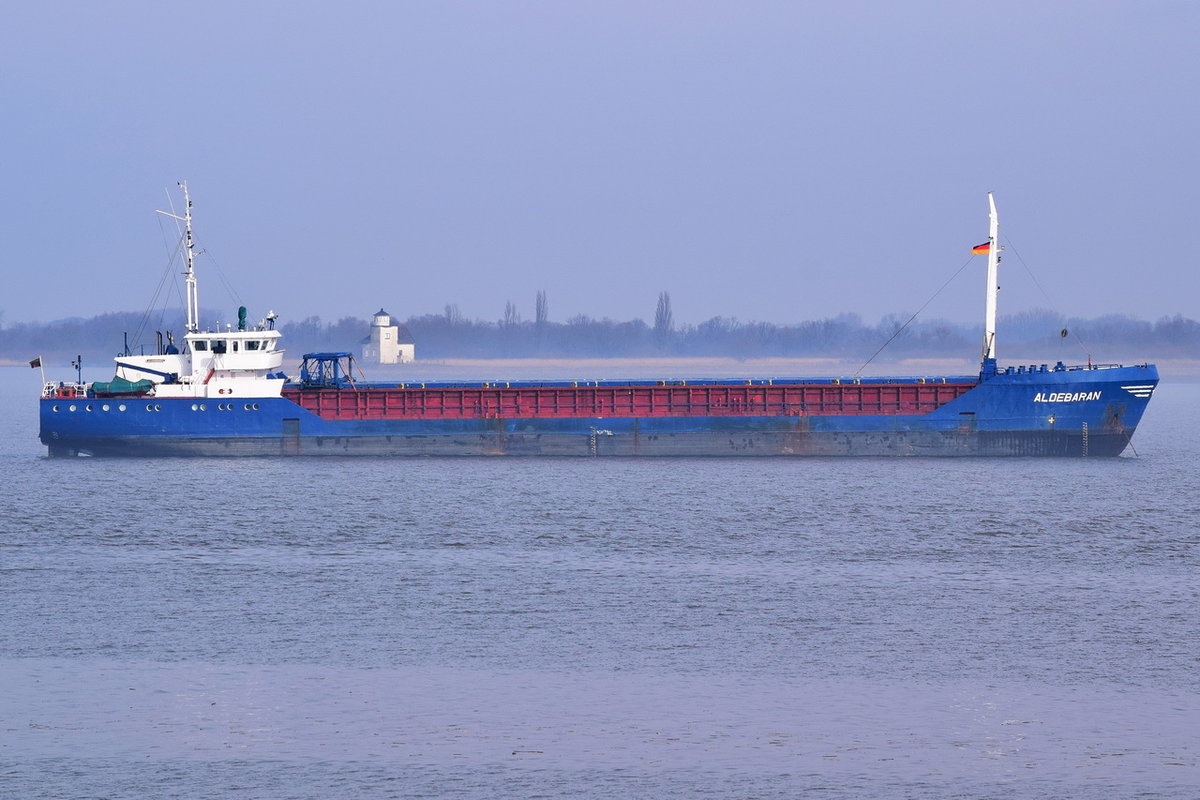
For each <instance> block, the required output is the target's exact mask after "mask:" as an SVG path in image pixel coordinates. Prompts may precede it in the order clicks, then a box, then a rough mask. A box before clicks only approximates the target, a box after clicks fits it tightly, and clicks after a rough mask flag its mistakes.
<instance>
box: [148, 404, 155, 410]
mask: <svg viewBox="0 0 1200 800" xmlns="http://www.w3.org/2000/svg"><path fill="white" fill-rule="evenodd" d="M146 410H147V411H153V410H154V406H152V405H150V404H149V403H146Z"/></svg>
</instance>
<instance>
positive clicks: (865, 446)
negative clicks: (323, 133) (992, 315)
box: [40, 365, 1158, 457]
mask: <svg viewBox="0 0 1200 800" xmlns="http://www.w3.org/2000/svg"><path fill="white" fill-rule="evenodd" d="M951 380H956V381H974V380H975V379H974V378H956V379H951ZM777 383H778V382H777ZM1157 383H1158V372H1157V369H1156V368H1155V367H1154V366H1152V365H1145V366H1134V367H1114V368H1106V369H1080V370H1059V371H1038V370H1030V371H1020V372H1018V371H1014V370H1007V371H1005V372H1001V373H998V374H993V375H987V376H985V377H984V378H983V379H982V380H980V382H979V383H978V385H977V386H975V387H974V388H972V389H971V390H970V391H967V392H966V393H965V394H963V395H962V396H961V397H958V398H957V399H955V400H952V401H950V402H948V403H946V404H945V405H943V406H941V407H939V408H937V409H936V410H934V411H932V412H929V413H925V414H888V415H824V416H822V415H814V416H719V417H718V416H666V417H664V416H655V417H637V418H634V417H590V418H578V417H576V418H561V417H556V418H519V417H518V418H488V419H482V418H481V419H439V420H415V419H392V420H388V419H356V420H329V419H324V418H322V417H319V416H317V415H315V414H313V413H311V412H309V411H307V410H305V409H304V408H301V407H300V406H299V405H297V404H295V403H293V402H291V401H290V400H287V399H283V398H268V399H254V400H249V401H246V400H238V401H236V402H233V403H221V404H219V405H220V406H221V407H220V408H219V409H218V408H216V407H214V406H213V404H211V403H210V404H209V405H208V408H206V409H204V410H201V409H200V408H199V407H198V406H197V405H196V404H195V402H194V401H192V400H182V399H175V400H170V399H150V400H149V401H148V400H147V399H146V398H110V399H104V398H75V399H71V400H67V399H43V400H42V401H41V434H40V438H41V441H42V442H43V444H45V445H46V446H47V447H48V448H49V451H50V454H51V455H56V456H57V455H76V454H90V455H97V456H190V455H205V456H225V455H252V456H279V455H400V456H416V455H438V456H481V455H507V456H554V455H561V456H591V455H597V456H599V455H615V456H1076V457H1078V456H1115V455H1118V454H1120V453H1121V452H1122V451H1123V450H1124V449H1125V448H1126V447H1127V446H1128V444H1129V442H1130V438H1131V437H1132V435H1133V432H1134V430H1135V429H1136V427H1137V425H1138V423H1139V422H1140V421H1141V417H1142V414H1143V412H1144V411H1145V408H1146V405H1147V403H1148V402H1149V398H1150V395H1151V393H1152V392H1153V389H1154V387H1155V386H1156V385H1157Z"/></svg>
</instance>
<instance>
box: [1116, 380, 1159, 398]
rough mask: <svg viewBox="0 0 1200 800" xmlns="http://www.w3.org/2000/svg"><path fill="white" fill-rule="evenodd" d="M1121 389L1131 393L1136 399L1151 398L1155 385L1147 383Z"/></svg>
mask: <svg viewBox="0 0 1200 800" xmlns="http://www.w3.org/2000/svg"><path fill="white" fill-rule="evenodd" d="M1121 388H1122V389H1124V390H1125V391H1127V392H1129V393H1130V394H1131V395H1133V396H1134V397H1149V396H1150V393H1151V392H1153V391H1154V384H1152V383H1145V384H1138V385H1135V386H1122V387H1121Z"/></svg>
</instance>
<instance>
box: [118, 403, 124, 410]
mask: <svg viewBox="0 0 1200 800" xmlns="http://www.w3.org/2000/svg"><path fill="white" fill-rule="evenodd" d="M124 410H125V404H124V403H121V405H119V406H117V411H124Z"/></svg>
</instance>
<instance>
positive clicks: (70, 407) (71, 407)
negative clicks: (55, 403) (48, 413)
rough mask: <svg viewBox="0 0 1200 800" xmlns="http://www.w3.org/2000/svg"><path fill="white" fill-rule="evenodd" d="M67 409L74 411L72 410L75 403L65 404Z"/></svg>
mask: <svg viewBox="0 0 1200 800" xmlns="http://www.w3.org/2000/svg"><path fill="white" fill-rule="evenodd" d="M67 410H68V411H74V410H75V404H74V403H72V404H71V405H69V406H67Z"/></svg>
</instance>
